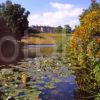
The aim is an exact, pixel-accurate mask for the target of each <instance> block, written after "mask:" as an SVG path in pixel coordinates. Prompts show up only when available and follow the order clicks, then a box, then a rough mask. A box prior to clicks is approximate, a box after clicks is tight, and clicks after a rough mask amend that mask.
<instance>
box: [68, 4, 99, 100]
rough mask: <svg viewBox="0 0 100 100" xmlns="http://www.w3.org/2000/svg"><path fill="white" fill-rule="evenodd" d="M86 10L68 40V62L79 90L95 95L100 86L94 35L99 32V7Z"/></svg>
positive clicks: (97, 50)
mask: <svg viewBox="0 0 100 100" xmlns="http://www.w3.org/2000/svg"><path fill="white" fill-rule="evenodd" d="M98 5H99V4H98ZM87 11H88V12H87V13H86V14H83V15H82V18H81V19H80V21H81V23H80V26H79V27H77V28H76V30H75V32H74V34H73V36H72V38H71V40H70V46H69V48H68V49H69V52H70V53H69V58H70V61H69V62H70V65H71V68H72V69H73V70H74V72H75V75H76V77H77V78H76V80H77V84H78V86H79V89H80V91H81V92H85V93H94V94H91V95H97V94H98V91H97V90H98V89H99V88H100V87H99V86H100V77H97V75H100V56H98V53H99V51H100V45H99V43H98V41H97V39H96V38H95V35H96V34H100V9H99V8H98V9H97V8H96V9H95V8H92V10H91V11H90V8H89V9H88V10H87ZM94 70H95V71H94ZM94 72H95V73H94ZM91 99H92V98H91Z"/></svg>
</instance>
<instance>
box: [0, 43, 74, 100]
mask: <svg viewBox="0 0 100 100" xmlns="http://www.w3.org/2000/svg"><path fill="white" fill-rule="evenodd" d="M55 47H56V45H55V44H48V45H25V46H24V47H23V48H22V51H23V53H24V54H26V53H28V55H27V56H24V57H26V58H25V59H24V60H23V61H20V62H18V64H17V65H11V66H12V68H11V70H13V71H11V72H9V69H6V71H5V70H1V72H0V96H1V97H2V96H4V97H3V100H6V98H8V97H9V96H12V97H14V98H15V100H25V99H26V98H27V99H26V100H75V98H74V91H75V90H76V83H75V76H74V75H72V74H71V72H70V70H68V68H67V67H66V66H65V65H64V64H63V62H62V60H61V57H62V56H61V57H60V56H59V55H55ZM44 55H46V56H44ZM47 55H48V56H47ZM51 55H52V56H51ZM22 59H23V58H22ZM14 68H15V69H17V70H15V69H14ZM12 72H13V74H11V73H12ZM2 73H3V74H4V75H3V74H2ZM7 73H10V75H9V74H7ZM23 73H25V74H26V75H28V76H29V78H30V79H29V81H27V82H26V81H25V79H26V78H25V77H27V76H26V75H25V76H24V78H22V75H23ZM10 79H11V80H10ZM0 100H2V99H1V98H0ZM7 100H10V99H7ZM12 100H14V99H12Z"/></svg>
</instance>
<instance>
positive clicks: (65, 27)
mask: <svg viewBox="0 0 100 100" xmlns="http://www.w3.org/2000/svg"><path fill="white" fill-rule="evenodd" d="M71 31H72V29H71V27H70V26H69V25H64V32H65V33H71Z"/></svg>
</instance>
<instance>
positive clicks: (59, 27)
mask: <svg viewBox="0 0 100 100" xmlns="http://www.w3.org/2000/svg"><path fill="white" fill-rule="evenodd" d="M62 31H63V28H62V26H58V27H56V28H55V32H56V33H62Z"/></svg>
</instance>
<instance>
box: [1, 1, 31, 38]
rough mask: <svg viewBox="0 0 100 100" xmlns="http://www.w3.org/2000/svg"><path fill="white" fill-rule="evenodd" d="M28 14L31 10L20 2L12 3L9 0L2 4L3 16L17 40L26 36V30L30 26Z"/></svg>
mask: <svg viewBox="0 0 100 100" xmlns="http://www.w3.org/2000/svg"><path fill="white" fill-rule="evenodd" d="M28 15H29V11H26V10H25V8H23V7H21V5H20V4H12V2H11V1H9V0H7V1H6V3H4V4H2V5H1V16H2V17H3V18H4V20H5V21H6V24H7V26H8V27H9V28H10V29H11V30H12V32H13V34H14V37H15V38H16V39H17V40H20V39H21V38H22V37H23V36H24V31H25V30H26V29H27V28H28V20H27V18H28Z"/></svg>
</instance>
